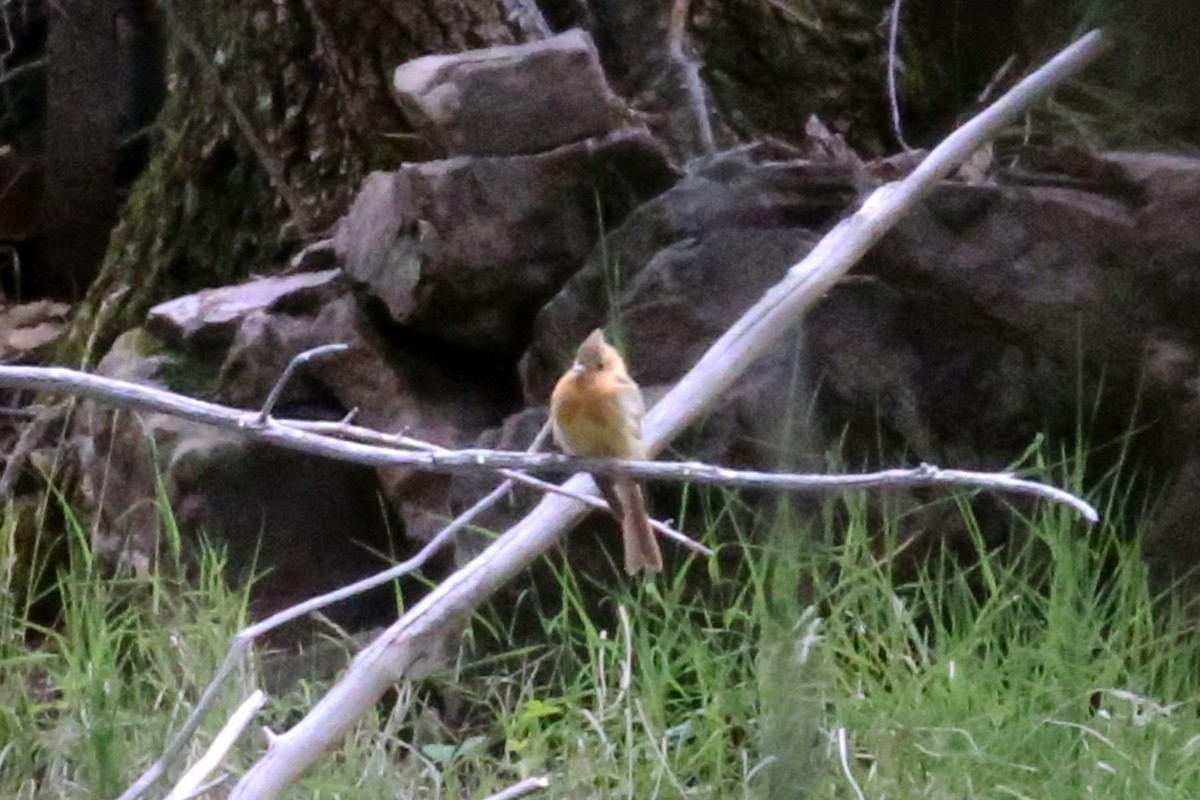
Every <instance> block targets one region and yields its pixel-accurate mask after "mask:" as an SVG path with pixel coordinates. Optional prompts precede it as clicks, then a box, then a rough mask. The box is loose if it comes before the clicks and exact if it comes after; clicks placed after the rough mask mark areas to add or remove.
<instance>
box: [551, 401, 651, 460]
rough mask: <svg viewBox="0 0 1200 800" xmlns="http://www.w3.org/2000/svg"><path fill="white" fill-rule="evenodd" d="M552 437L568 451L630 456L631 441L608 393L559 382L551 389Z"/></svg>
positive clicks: (609, 456)
mask: <svg viewBox="0 0 1200 800" xmlns="http://www.w3.org/2000/svg"><path fill="white" fill-rule="evenodd" d="M552 411H553V415H554V438H555V440H556V441H557V442H558V444H559V446H560V447H561V448H562V449H564V450H566V451H567V452H569V453H573V454H574V455H579V456H594V457H597V458H631V457H633V452H632V451H633V449H634V448H633V445H632V443H631V441H630V435H629V430H628V428H629V426H628V424H627V422H626V420H625V419H624V416H623V415H622V412H621V406H620V403H619V402H617V399H616V398H615V397H612V396H610V394H609V393H606V392H602V391H598V390H596V391H589V390H588V387H579V386H561V387H559V390H558V391H556V392H555V393H554V404H553V409H552Z"/></svg>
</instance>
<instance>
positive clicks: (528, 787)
mask: <svg viewBox="0 0 1200 800" xmlns="http://www.w3.org/2000/svg"><path fill="white" fill-rule="evenodd" d="M549 788H550V778H549V776H546V775H539V776H537V777H536V778H526V779H525V780H523V781H520V782H519V783H514V784H513V785H512V786H510V787H508V788H507V789H505V790H504V791H502V792H496V793H495V794H490V795H488V796H487V797H485V798H484V799H483V800H516V799H517V798H518V797H524V796H525V795H527V794H533V793H534V792H540V791H541V790H543V789H549Z"/></svg>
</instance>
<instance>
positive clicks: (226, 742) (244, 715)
mask: <svg viewBox="0 0 1200 800" xmlns="http://www.w3.org/2000/svg"><path fill="white" fill-rule="evenodd" d="M266 702H267V696H266V695H265V694H264V693H263V691H262V689H255V690H254V692H253V693H252V694H251V695H250V696H249V697H247V698H246V699H245V700H243V701H242V704H241V705H240V706H238V707H237V709H236V710H235V711H234V712H233V714H231V715H230V717H229V720H228V721H227V722H226V723H225V725H224V726H223V727H222V728H221V730H220V731H219V732H218V733H217V736H216V738H215V739H213V743H212V745H210V746H209V748H208V751H207V752H205V754H204V755H203V756H202V757H201V759H200V760H199V761H197V762H196V763H195V764H194V765H192V768H191V769H189V770H188V771H187V772H185V773H184V775H183V777H182V778H180V779H179V783H177V784H175V788H174V789H172V790H171V793H170V794H169V795H167V800H184V798H187V797H193V796H195V793H196V790H197V789H199V788H200V785H201V784H202V783H204V779H205V778H206V777H208V774H209V773H210V772H212V771H213V770H214V769H216V768H217V765H218V764H220V763H221V759H223V758H224V757H225V754H226V753H228V752H229V748H231V747H233V743H234V742H236V741H237V738H238V737H239V736H241V734H242V730H243V729H245V727H246V726H247V725H249V724H250V720H252V719H254V715H255V714H257V713H258V710H259V709H260V708H262V707H263V704H264V703H266Z"/></svg>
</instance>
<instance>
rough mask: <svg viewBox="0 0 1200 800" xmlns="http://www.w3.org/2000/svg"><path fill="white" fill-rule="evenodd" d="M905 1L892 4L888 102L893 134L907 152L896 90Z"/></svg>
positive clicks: (896, 0)
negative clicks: (901, 22)
mask: <svg viewBox="0 0 1200 800" xmlns="http://www.w3.org/2000/svg"><path fill="white" fill-rule="evenodd" d="M903 2H904V0H894V1H893V3H892V13H891V20H890V21H889V24H888V61H887V86H888V100H890V101H891V104H892V132H893V133H895V134H896V141H897V142H899V144H900V147H902V148H903V149H904V150H905V151H909V150H912V148H911V147H909V146H908V142H906V141H904V130H903V128H902V126H901V124H900V98H899V96H898V94H897V89H896V70H897V68H898V65H897V62H898V57H897V54H896V49H897V44H898V40H899V38H900V5H901V4H902V3H903Z"/></svg>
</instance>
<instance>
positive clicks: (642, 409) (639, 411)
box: [617, 378, 646, 440]
mask: <svg viewBox="0 0 1200 800" xmlns="http://www.w3.org/2000/svg"><path fill="white" fill-rule="evenodd" d="M617 383H618V384H619V385H620V387H621V388H620V390H619V392H618V393H617V401H618V402H619V403H620V406H621V416H622V417H623V418H624V420H625V424H626V425H627V426H628V427H629V429H630V432H631V433H633V435H634V436H636V437H637V438H638V439H639V440H640V439H641V438H642V417H644V416H646V403H645V401H644V400H642V392H641V390H640V389H638V385H637V384H636V383H634V382H633V379H632V378H619V379H618V380H617Z"/></svg>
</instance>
